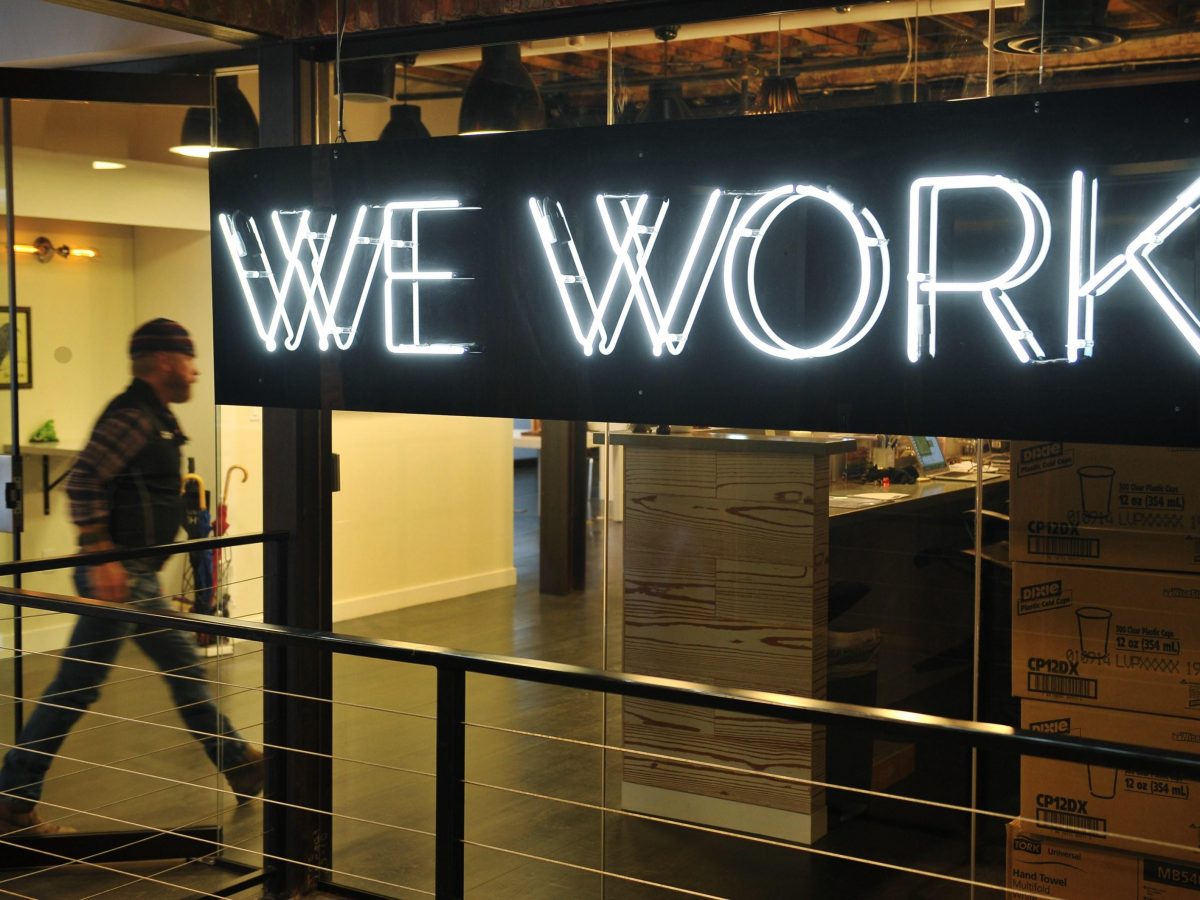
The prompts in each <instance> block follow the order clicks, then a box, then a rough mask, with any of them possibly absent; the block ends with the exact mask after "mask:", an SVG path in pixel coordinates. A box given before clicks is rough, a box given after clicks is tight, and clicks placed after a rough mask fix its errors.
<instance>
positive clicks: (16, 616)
mask: <svg viewBox="0 0 1200 900" xmlns="http://www.w3.org/2000/svg"><path fill="white" fill-rule="evenodd" d="M0 106H2V107H3V113H2V115H3V122H2V123H0V131H3V132H4V145H3V149H2V152H3V153H4V197H5V203H4V216H5V230H6V231H7V233H8V242H7V244H6V245H5V247H4V253H5V255H6V256H7V257H8V260H7V264H8V321H10V322H15V321H17V261H16V254H15V253H14V252H13V246H12V245H13V243H14V242H15V241H16V232H15V229H16V227H17V225H16V213H15V212H14V209H13V207H14V202H13V180H14V179H13V159H12V148H13V141H12V100H11V99H9V98H8V97H5V98H4V99H3V100H0ZM8 358H9V359H11V360H16V358H17V329H15V328H10V329H9V330H8ZM9 404H10V405H9V415H10V416H11V419H12V423H11V426H10V427H11V429H12V431H11V433H12V445H13V452H12V483H13V489H14V496H15V497H16V508H15V509H13V531H12V555H13V559H14V560H19V559H20V558H21V532H22V530H24V528H25V522H24V518H25V474H24V465H23V461H22V459H21V408H20V399H19V391H18V390H17V366H16V365H15V364H14V365H12V366H10V367H9ZM46 493H47V497H49V489H47V491H46ZM12 578H13V587H15V588H19V587H21V575H20V573H17V574H15V575H13V577H12ZM12 623H13V647H12V650H13V696H15V697H16V698H17V702H16V704H15V705H14V706H13V728H14V743H15V737H16V736H17V735H19V734H20V733H21V728H22V727H23V726H24V724H25V635H24V618H23V616H22V614H21V610H20V609H19V608H17V607H13V618H12Z"/></svg>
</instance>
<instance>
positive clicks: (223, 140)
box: [171, 75, 258, 159]
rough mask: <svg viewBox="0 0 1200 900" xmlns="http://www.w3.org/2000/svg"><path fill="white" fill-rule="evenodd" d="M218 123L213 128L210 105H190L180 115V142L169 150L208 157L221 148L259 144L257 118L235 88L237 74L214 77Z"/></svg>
mask: <svg viewBox="0 0 1200 900" xmlns="http://www.w3.org/2000/svg"><path fill="white" fill-rule="evenodd" d="M216 81H217V88H216V97H215V102H216V107H217V123H216V128H213V118H212V109H211V108H210V107H207V106H193V107H191V108H189V109H188V111H187V112H186V113H185V114H184V116H183V128H182V130H181V131H180V135H179V143H178V144H177V145H176V146H174V147H172V148H171V152H172V153H178V154H180V155H181V156H191V157H194V158H198V159H207V158H208V156H209V154H211V153H215V152H218V151H221V150H249V149H253V148H255V147H257V146H258V119H256V118H255V117H254V110H253V109H252V108H251V107H250V101H248V100H247V99H246V97H245V95H244V94H243V93H242V92H241V91H240V90H239V89H238V83H237V76H236V75H227V76H223V77H221V78H218V79H217V80H216Z"/></svg>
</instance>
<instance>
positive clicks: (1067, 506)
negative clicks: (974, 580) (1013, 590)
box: [1009, 441, 1200, 572]
mask: <svg viewBox="0 0 1200 900" xmlns="http://www.w3.org/2000/svg"><path fill="white" fill-rule="evenodd" d="M1011 451H1012V452H1011V465H1012V470H1011V473H1010V478H1011V481H1010V485H1009V487H1010V491H1011V494H1010V500H1009V513H1010V515H1011V518H1010V522H1009V556H1010V558H1011V559H1013V560H1015V561H1022V562H1048V563H1073V564H1077V565H1096V566H1115V567H1123V568H1133V569H1167V570H1171V571H1177V572H1200V451H1197V450H1187V449H1182V450H1181V449H1173V448H1168V447H1122V446H1114V445H1107V444H1064V443H1059V442H1048V443H1031V442H1028V441H1016V442H1014V443H1013V444H1012V447H1011Z"/></svg>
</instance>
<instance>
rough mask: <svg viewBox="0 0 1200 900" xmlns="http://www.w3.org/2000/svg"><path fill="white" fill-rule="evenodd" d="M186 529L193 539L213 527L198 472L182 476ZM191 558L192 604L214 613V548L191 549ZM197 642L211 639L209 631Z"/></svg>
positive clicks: (194, 609)
mask: <svg viewBox="0 0 1200 900" xmlns="http://www.w3.org/2000/svg"><path fill="white" fill-rule="evenodd" d="M183 509H184V514H183V530H184V531H185V532H186V533H187V536H188V537H189V538H192V539H196V538H203V537H208V534H209V532H210V531H212V519H211V517H210V516H209V513H208V495H207V494H206V493H205V490H204V480H203V479H202V478H201V477H200V476H199V475H196V474H195V473H189V474H187V475H185V476H184V477H183ZM188 562H189V563H190V565H191V570H192V587H193V592H192V608H191V611H192V612H195V613H203V614H205V615H212V614H213V612H214V610H215V606H214V604H213V561H212V551H211V550H189V551H188ZM196 640H197V643H199V644H201V645H205V644H208V643H211V642H212V640H213V636H212V635H210V634H198V635H196Z"/></svg>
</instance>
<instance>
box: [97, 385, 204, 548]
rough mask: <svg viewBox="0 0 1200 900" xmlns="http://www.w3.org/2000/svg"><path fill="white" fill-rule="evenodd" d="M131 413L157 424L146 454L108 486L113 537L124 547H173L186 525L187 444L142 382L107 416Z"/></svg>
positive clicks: (118, 400)
mask: <svg viewBox="0 0 1200 900" xmlns="http://www.w3.org/2000/svg"><path fill="white" fill-rule="evenodd" d="M129 408H134V409H139V410H141V411H142V413H143V414H144V415H145V416H147V417H148V418H149V419H150V421H151V422H153V423H154V431H153V432H152V433H151V435H150V438H149V440H148V441H147V442H146V446H144V447H143V448H142V449H141V452H139V453H138V454H137V456H135V457H134V458H133V459H132V460H130V462H129V465H128V466H127V467H126V468H125V469H124V470H123V471H121V472H119V473H117V475H116V476H115V477H114V478H113V479H112V480H111V481H109V483H108V504H109V506H108V508H109V526H108V527H109V534H110V535H111V536H112V539H113V541H114V542H115V543H116V544H117V545H118V546H121V547H147V546H153V545H155V544H169V543H171V542H172V541H174V540H175V536H176V535H177V534H178V533H179V527H180V525H182V524H183V497H182V495H181V493H180V487H181V485H182V481H181V479H180V476H179V464H180V456H181V453H180V449H179V448H180V447H181V446H182V445H183V444H184V442H185V441H186V440H187V438H185V437H184V436H183V432H182V431H180V430H179V423H178V422H177V421H175V417H174V416H173V415H171V411H170V410H169V409H167V408H166V406H164V405H163V404H162V403H161V402H160V401H159V399H158V397H157V396H155V394H154V391H153V389H151V387H150V386H149V385H148V384H146V383H145V382H144V381H141V380H140V379H134V382H133V384H131V385H130V386H129V387H128V388H127V389H126V390H125V393H123V394H120V395H118V396H117V397H115V398H114V399H113V401H112V402H111V403H109V404H108V408H107V409H105V410H104V413H103V416H104V417H107V416H110V415H112V414H114V413H116V412H118V411H119V410H122V409H129Z"/></svg>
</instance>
